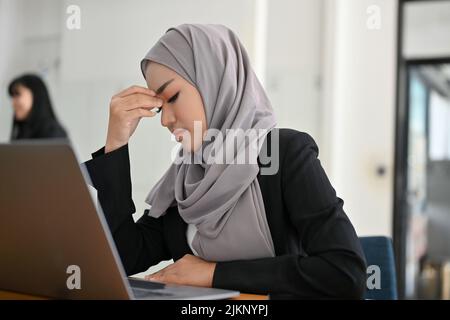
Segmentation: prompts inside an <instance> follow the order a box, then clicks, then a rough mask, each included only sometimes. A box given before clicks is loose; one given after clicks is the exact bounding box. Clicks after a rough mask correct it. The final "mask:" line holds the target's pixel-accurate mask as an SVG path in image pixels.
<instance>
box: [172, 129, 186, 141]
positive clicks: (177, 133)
mask: <svg viewBox="0 0 450 320" xmlns="http://www.w3.org/2000/svg"><path fill="white" fill-rule="evenodd" d="M186 132H187V130H186V129H181V128H177V129H175V130H173V131H172V134H173V135H174V136H175V140H176V141H178V142H181V141H183V135H184V134H185V133H186Z"/></svg>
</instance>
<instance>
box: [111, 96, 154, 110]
mask: <svg viewBox="0 0 450 320" xmlns="http://www.w3.org/2000/svg"><path fill="white" fill-rule="evenodd" d="M120 100H121V101H120V106H122V107H123V109H124V110H126V111H129V110H133V109H136V108H147V109H152V108H158V107H161V106H162V104H163V101H162V100H161V99H160V98H156V97H152V96H149V95H146V94H142V93H135V94H132V95H128V96H125V97H123V98H120Z"/></svg>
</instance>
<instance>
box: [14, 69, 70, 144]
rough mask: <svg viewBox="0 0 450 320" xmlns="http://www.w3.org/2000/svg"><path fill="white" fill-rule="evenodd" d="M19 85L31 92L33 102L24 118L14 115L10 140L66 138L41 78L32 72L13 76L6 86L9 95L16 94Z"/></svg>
mask: <svg viewBox="0 0 450 320" xmlns="http://www.w3.org/2000/svg"><path fill="white" fill-rule="evenodd" d="M20 85H22V86H24V87H26V88H28V89H29V90H30V91H31V92H32V94H33V103H32V107H31V110H30V114H29V115H28V116H27V118H26V119H25V120H17V119H16V117H15V116H14V121H13V126H12V131H11V140H17V139H44V138H67V133H66V130H65V129H64V128H63V126H62V125H61V124H60V123H59V121H58V119H57V118H56V115H55V113H54V111H53V108H52V103H51V101H50V96H49V94H48V90H47V87H46V86H45V83H44V82H43V81H42V79H41V78H40V77H39V76H37V75H34V74H24V75H22V76H19V77H17V78H15V79H14V80H12V81H11V83H10V84H9V86H8V93H9V96H10V97H14V96H15V95H17V94H18V90H17V87H18V86H20Z"/></svg>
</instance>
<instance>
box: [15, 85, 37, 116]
mask: <svg viewBox="0 0 450 320" xmlns="http://www.w3.org/2000/svg"><path fill="white" fill-rule="evenodd" d="M12 105H13V109H14V116H15V118H16V120H19V121H22V120H25V119H26V118H27V117H28V115H29V114H30V112H31V107H32V105H33V93H32V92H31V90H30V89H28V88H27V87H25V86H23V85H20V84H19V85H17V86H16V87H15V88H14V94H13V96H12Z"/></svg>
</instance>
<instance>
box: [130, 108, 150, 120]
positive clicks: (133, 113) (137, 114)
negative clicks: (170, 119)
mask: <svg viewBox="0 0 450 320" xmlns="http://www.w3.org/2000/svg"><path fill="white" fill-rule="evenodd" d="M155 115H156V112H153V111H150V110H147V109H144V108H136V109H133V110H130V111H127V113H126V116H127V117H128V119H129V120H134V119H137V118H144V117H146V118H148V117H154V116H155Z"/></svg>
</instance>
